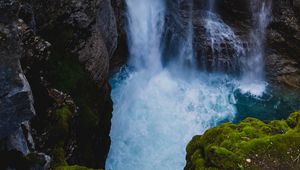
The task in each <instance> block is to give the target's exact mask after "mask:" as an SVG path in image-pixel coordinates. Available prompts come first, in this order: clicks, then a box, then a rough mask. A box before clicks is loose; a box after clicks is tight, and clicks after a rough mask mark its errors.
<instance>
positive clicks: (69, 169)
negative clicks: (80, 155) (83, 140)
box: [55, 165, 93, 170]
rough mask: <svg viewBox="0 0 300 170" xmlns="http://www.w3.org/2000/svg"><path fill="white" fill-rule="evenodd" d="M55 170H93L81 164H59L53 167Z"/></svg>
mask: <svg viewBox="0 0 300 170" xmlns="http://www.w3.org/2000/svg"><path fill="white" fill-rule="evenodd" d="M55 170H93V169H90V168H87V167H83V166H77V165H74V166H61V167H57V168H55Z"/></svg>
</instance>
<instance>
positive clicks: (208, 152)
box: [185, 111, 300, 170]
mask: <svg viewBox="0 0 300 170" xmlns="http://www.w3.org/2000/svg"><path fill="white" fill-rule="evenodd" d="M186 151H187V156H186V160H187V164H186V167H185V170H205V169H209V170H214V169H224V170H226V169H290V170H293V169H295V170H296V169H300V111H299V112H295V113H292V114H291V115H290V117H289V118H288V119H287V120H275V121H271V122H270V121H269V122H263V121H260V120H258V119H254V118H247V119H245V120H244V121H242V122H241V123H239V124H237V125H236V124H232V123H225V124H222V125H220V126H218V127H215V128H212V129H209V130H208V131H206V132H205V133H204V134H203V135H202V136H195V137H194V138H193V139H192V141H191V142H190V143H189V144H188V146H187V148H186Z"/></svg>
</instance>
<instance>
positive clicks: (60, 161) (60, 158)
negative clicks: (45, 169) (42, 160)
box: [51, 148, 68, 169]
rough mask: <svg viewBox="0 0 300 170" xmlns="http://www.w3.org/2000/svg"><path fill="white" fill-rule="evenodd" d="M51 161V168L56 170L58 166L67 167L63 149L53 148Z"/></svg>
mask: <svg viewBox="0 0 300 170" xmlns="http://www.w3.org/2000/svg"><path fill="white" fill-rule="evenodd" d="M51 156H52V159H53V160H52V161H51V168H53V169H56V168H57V167H60V166H67V165H68V164H67V162H66V158H65V151H64V149H63V148H54V149H53V150H52V154H51Z"/></svg>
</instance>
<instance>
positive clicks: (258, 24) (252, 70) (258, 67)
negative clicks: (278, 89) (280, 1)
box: [241, 0, 272, 96]
mask: <svg viewBox="0 0 300 170" xmlns="http://www.w3.org/2000/svg"><path fill="white" fill-rule="evenodd" d="M271 6H272V3H271V0H252V1H250V9H251V12H252V20H253V29H252V31H251V34H250V37H251V40H250V41H251V43H250V44H251V46H250V48H251V49H250V54H249V56H248V58H247V59H246V60H245V61H243V64H244V73H243V80H242V81H241V82H242V83H241V90H242V92H243V93H251V94H253V95H256V96H261V95H262V94H263V93H264V91H265V88H266V82H265V74H264V65H265V63H264V55H265V54H264V41H265V36H266V35H265V34H266V29H267V27H268V25H269V23H270V19H271Z"/></svg>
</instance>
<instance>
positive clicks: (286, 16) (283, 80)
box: [179, 0, 300, 89]
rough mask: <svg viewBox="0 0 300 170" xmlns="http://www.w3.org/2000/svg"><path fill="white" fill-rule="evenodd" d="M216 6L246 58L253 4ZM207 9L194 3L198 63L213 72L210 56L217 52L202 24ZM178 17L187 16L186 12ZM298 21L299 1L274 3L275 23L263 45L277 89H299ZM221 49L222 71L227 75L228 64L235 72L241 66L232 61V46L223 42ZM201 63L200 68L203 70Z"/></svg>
mask: <svg viewBox="0 0 300 170" xmlns="http://www.w3.org/2000/svg"><path fill="white" fill-rule="evenodd" d="M215 2H216V9H215V10H216V11H217V12H218V13H219V14H220V17H221V19H222V20H223V21H224V22H225V24H226V25H228V26H230V27H231V29H232V30H233V31H234V33H235V35H236V36H237V37H238V38H239V39H240V40H241V47H244V48H245V52H246V56H247V52H248V51H247V50H248V49H247V46H249V45H251V41H249V37H250V32H251V29H252V28H253V21H252V18H251V17H252V14H251V9H250V1H249V0H216V1H215ZM182 3H188V1H182ZM206 7H207V1H205V0H194V10H193V26H194V48H195V52H196V56H197V58H198V61H201V62H203V61H204V62H205V63H206V67H208V70H212V69H210V67H211V65H212V57H211V56H212V53H213V51H215V50H214V49H212V47H211V42H210V40H209V39H207V29H206V28H205V23H204V22H203V10H205V8H206ZM185 11H186V9H185ZM179 13H181V15H182V16H184V15H183V13H184V10H183V12H179ZM299 17H300V13H299V1H298V0H289V1H287V0H276V1H272V20H271V23H270V24H269V26H268V28H267V33H266V40H265V42H266V43H265V44H264V46H265V65H266V66H265V69H266V77H267V79H268V81H269V82H270V83H271V84H274V85H276V86H280V87H291V88H297V89H299V81H300V70H299V65H300V60H299V56H298V54H299V53H300V51H299V50H300V49H299V47H300V46H299V44H300V41H299V40H300V39H299V37H300V36H299V33H300V30H299V29H300V25H299V23H300V22H299V19H300V18H299ZM181 18H183V19H184V20H186V19H188V18H184V17H181ZM201 18H202V19H201ZM183 23H184V22H183ZM183 25H184V24H183ZM217 47H218V46H217ZM220 47H221V48H220V50H219V52H220V53H221V54H222V55H221V56H223V57H222V58H219V59H218V60H220V62H221V65H222V67H221V70H222V71H228V67H227V66H226V65H228V64H227V63H229V66H230V67H233V68H236V67H234V65H236V64H241V63H239V62H236V61H235V58H232V56H233V55H234V54H233V46H232V43H231V41H230V40H229V39H224V41H223V43H222V44H220ZM203 54H205V56H206V58H203ZM205 60H207V61H205ZM201 62H200V66H201V67H203V66H202V65H203V64H201ZM236 70H238V69H236ZM229 72H230V70H229ZM234 72H236V71H234Z"/></svg>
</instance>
